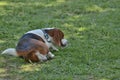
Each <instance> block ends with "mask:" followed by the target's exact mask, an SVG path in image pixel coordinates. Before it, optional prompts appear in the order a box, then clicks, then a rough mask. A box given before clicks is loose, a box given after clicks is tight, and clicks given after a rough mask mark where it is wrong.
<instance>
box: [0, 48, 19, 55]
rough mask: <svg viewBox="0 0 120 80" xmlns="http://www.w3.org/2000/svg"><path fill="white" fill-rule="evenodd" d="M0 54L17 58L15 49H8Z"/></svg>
mask: <svg viewBox="0 0 120 80" xmlns="http://www.w3.org/2000/svg"><path fill="white" fill-rule="evenodd" d="M2 54H8V55H11V56H18V54H17V52H16V49H15V48H8V49H6V50H4V51H3V52H2Z"/></svg>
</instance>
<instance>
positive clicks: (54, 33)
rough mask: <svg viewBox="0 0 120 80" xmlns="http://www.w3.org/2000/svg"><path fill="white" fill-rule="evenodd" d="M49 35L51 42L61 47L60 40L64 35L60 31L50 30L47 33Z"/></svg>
mask: <svg viewBox="0 0 120 80" xmlns="http://www.w3.org/2000/svg"><path fill="white" fill-rule="evenodd" d="M49 35H50V36H51V37H52V38H53V42H54V43H55V44H56V45H58V46H61V40H62V39H63V38H64V34H63V32H62V31H61V30H60V29H56V28H55V29H52V30H50V32H49Z"/></svg>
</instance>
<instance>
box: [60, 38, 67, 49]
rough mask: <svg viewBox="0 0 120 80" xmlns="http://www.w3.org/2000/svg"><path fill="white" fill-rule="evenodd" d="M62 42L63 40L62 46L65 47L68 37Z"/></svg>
mask: <svg viewBox="0 0 120 80" xmlns="http://www.w3.org/2000/svg"><path fill="white" fill-rule="evenodd" d="M61 42H62V47H65V46H66V45H67V43H68V41H67V39H62V40H61Z"/></svg>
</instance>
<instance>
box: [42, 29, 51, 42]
mask: <svg viewBox="0 0 120 80" xmlns="http://www.w3.org/2000/svg"><path fill="white" fill-rule="evenodd" d="M42 32H43V33H44V37H45V39H46V40H47V42H49V43H50V42H51V40H50V37H49V35H48V34H47V33H46V32H45V30H42Z"/></svg>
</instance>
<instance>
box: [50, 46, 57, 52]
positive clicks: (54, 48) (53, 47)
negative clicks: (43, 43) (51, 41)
mask: <svg viewBox="0 0 120 80" xmlns="http://www.w3.org/2000/svg"><path fill="white" fill-rule="evenodd" d="M51 48H52V49H53V50H55V51H59V49H57V48H56V47H55V46H54V45H52V46H51Z"/></svg>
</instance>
